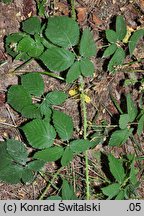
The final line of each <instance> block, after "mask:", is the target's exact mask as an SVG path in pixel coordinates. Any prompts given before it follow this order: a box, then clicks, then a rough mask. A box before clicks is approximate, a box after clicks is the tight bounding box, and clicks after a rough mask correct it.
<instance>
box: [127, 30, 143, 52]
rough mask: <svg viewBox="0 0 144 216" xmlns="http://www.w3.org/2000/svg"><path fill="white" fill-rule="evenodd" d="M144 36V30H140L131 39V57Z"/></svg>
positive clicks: (129, 44)
mask: <svg viewBox="0 0 144 216" xmlns="http://www.w3.org/2000/svg"><path fill="white" fill-rule="evenodd" d="M143 36H144V29H139V30H137V31H135V32H134V33H133V35H132V36H131V37H130V39H129V43H128V46H129V52H130V55H132V54H133V52H134V49H135V48H136V45H137V43H138V41H139V40H140V38H142V37H143Z"/></svg>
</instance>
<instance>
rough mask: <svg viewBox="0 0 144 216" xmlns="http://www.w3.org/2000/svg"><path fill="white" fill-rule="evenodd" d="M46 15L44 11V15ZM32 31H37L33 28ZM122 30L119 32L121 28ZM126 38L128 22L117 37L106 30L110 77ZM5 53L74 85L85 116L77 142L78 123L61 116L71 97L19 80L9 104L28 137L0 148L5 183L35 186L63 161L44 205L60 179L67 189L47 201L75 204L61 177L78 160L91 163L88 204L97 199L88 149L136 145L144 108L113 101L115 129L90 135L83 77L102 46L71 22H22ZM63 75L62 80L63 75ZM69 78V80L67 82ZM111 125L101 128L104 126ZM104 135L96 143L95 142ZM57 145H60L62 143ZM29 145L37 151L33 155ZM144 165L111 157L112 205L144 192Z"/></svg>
mask: <svg viewBox="0 0 144 216" xmlns="http://www.w3.org/2000/svg"><path fill="white" fill-rule="evenodd" d="M38 2H39V13H42V14H43V8H42V9H40V7H41V5H44V3H45V1H41V2H40V1H38ZM41 10H42V11H41ZM31 26H33V28H31ZM118 26H119V27H118ZM126 34H127V29H126V24H125V21H124V19H123V17H122V16H118V17H117V19H116V31H113V30H106V38H107V40H108V42H109V43H110V44H109V46H108V47H107V48H106V50H105V51H104V54H103V57H109V56H111V55H112V58H111V60H110V61H109V64H108V70H109V71H110V72H114V71H115V69H116V68H117V66H119V65H122V64H123V62H124V59H125V50H124V49H123V45H124V44H123V40H124V38H125V36H126ZM143 35H144V30H137V31H136V32H134V33H133V35H132V36H131V37H130V40H129V42H128V46H129V52H130V55H132V53H133V51H134V49H135V47H136V44H137V42H138V40H139V39H140V37H142V36H143ZM5 46H6V51H7V53H8V54H9V55H11V56H12V58H13V59H15V60H22V61H24V64H25V63H28V62H29V61H31V60H32V59H35V60H36V61H38V63H39V62H40V63H41V65H43V66H45V67H46V68H47V69H48V70H47V71H43V72H41V73H42V74H47V75H50V76H52V77H55V78H58V79H61V80H63V81H65V82H66V83H67V84H69V83H70V84H71V83H73V82H74V81H75V82H77V83H78V94H79V96H80V102H81V110H82V115H83V127H82V133H83V134H82V136H81V138H80V139H76V138H75V137H74V135H73V134H74V126H73V120H72V117H71V116H70V115H68V114H65V113H64V112H61V111H59V109H58V106H61V105H62V104H63V103H64V102H65V101H66V100H67V99H68V94H67V93H66V92H64V91H58V90H54V91H51V92H47V93H45V92H44V81H43V78H42V76H41V74H40V73H38V72H37V73H36V72H35V73H32V72H31V73H27V74H24V75H21V77H20V79H21V83H20V84H18V85H14V86H11V87H10V88H9V89H8V94H7V102H8V104H9V105H10V106H11V107H12V108H13V109H14V110H15V111H17V112H18V113H19V114H20V115H21V116H23V117H24V118H26V121H25V123H23V125H21V126H20V127H19V128H18V129H19V130H20V132H21V134H22V135H23V136H24V137H23V140H24V142H25V143H23V142H20V141H17V140H14V139H12V140H11V139H8V140H5V141H4V142H2V143H1V145H0V148H1V150H0V156H1V157H0V180H2V181H5V182H7V183H14V184H15V183H19V182H23V183H26V182H32V181H33V180H34V179H35V177H36V174H37V173H40V172H41V171H42V169H43V167H44V165H45V164H46V163H48V162H55V161H59V162H60V169H58V171H57V172H56V173H55V174H54V175H53V178H52V180H51V182H52V183H49V184H48V185H47V187H46V189H45V191H44V193H42V195H41V196H40V199H44V198H46V195H47V192H48V190H49V188H50V186H51V184H53V182H54V181H55V179H56V178H57V177H58V176H59V177H60V178H62V187H61V189H60V190H58V191H57V195H56V196H51V197H48V199H68V200H70V199H77V197H76V194H75V191H74V189H73V187H72V186H71V184H69V182H68V181H67V180H65V179H64V177H63V176H62V175H60V171H61V170H62V169H63V168H64V167H65V166H69V164H70V163H71V162H72V161H73V158H74V157H75V156H80V157H84V158H85V183H86V191H85V194H84V197H85V198H86V199H91V197H92V195H91V193H92V192H91V185H90V180H91V179H90V175H89V162H90V160H89V158H88V150H90V149H93V148H94V147H95V146H96V145H97V144H99V143H101V144H102V143H103V142H104V141H105V136H108V137H109V132H111V136H110V138H109V143H108V145H109V147H113V146H118V147H119V146H121V145H123V144H124V143H126V142H127V140H128V139H134V131H135V130H134V129H135V128H136V132H137V134H138V136H140V135H141V134H142V131H143V126H144V109H143V107H142V106H141V107H139V108H137V107H136V105H135V104H134V102H133V100H132V99H131V95H130V94H127V95H126V104H127V112H126V113H125V112H124V111H122V109H121V108H120V106H119V105H118V103H117V102H116V100H115V99H114V98H112V100H113V102H114V104H115V106H116V108H117V109H118V111H119V113H120V116H119V122H118V125H117V127H116V129H115V130H114V131H113V132H112V131H110V130H108V131H107V133H106V134H104V130H101V133H102V134H99V135H98V134H97V131H96V125H95V126H93V128H92V133H91V134H90V136H89V133H88V129H89V127H88V122H87V109H86V100H85V81H84V78H85V77H92V76H93V74H94V65H93V63H92V61H91V57H93V56H95V55H96V51H97V49H96V45H95V42H94V39H93V35H92V32H91V31H90V29H89V28H86V29H84V30H83V31H80V28H79V26H78V23H77V22H76V21H74V20H73V19H71V18H69V17H65V16H61V17H59V16H57V17H50V18H48V22H46V23H42V22H41V20H40V18H39V17H30V18H28V19H27V20H25V21H23V22H22V28H21V32H17V33H12V34H10V35H8V36H7V37H6V40H5ZM61 72H62V74H63V75H64V76H63V77H62V74H61ZM64 77H65V78H64ZM107 126H108V125H106V124H103V125H102V127H104V128H105V127H107ZM97 135H98V137H97ZM57 139H59V140H60V141H61V142H60V143H61V144H59V143H58V142H57ZM27 146H30V147H31V148H32V153H33V154H29V153H28V149H27ZM138 159H139V158H137V157H135V156H134V155H127V158H125V157H122V158H121V159H118V158H115V157H114V156H113V155H112V154H110V155H109V156H108V161H109V169H110V172H111V175H112V176H113V181H111V180H109V179H107V178H104V184H105V187H103V188H102V189H101V192H102V194H103V197H104V196H107V197H108V199H129V198H131V197H132V194H133V193H134V191H135V189H136V188H137V187H138V184H139V182H138V180H137V177H136V175H137V170H136V169H135V167H134V164H135V161H136V160H138Z"/></svg>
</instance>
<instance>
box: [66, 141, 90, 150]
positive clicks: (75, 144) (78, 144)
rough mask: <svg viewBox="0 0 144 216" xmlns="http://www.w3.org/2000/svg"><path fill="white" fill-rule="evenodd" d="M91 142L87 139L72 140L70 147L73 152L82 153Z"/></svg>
mask: <svg viewBox="0 0 144 216" xmlns="http://www.w3.org/2000/svg"><path fill="white" fill-rule="evenodd" d="M90 145H91V142H90V141H89V140H83V139H79V140H74V141H72V142H70V148H71V150H72V151H73V152H74V153H82V152H85V151H86V150H87V149H89V148H90Z"/></svg>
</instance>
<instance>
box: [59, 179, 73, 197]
mask: <svg viewBox="0 0 144 216" xmlns="http://www.w3.org/2000/svg"><path fill="white" fill-rule="evenodd" d="M73 195H74V192H73V190H72V187H70V185H69V183H68V181H67V180H65V179H63V184H62V199H63V200H71V199H72V196H73Z"/></svg>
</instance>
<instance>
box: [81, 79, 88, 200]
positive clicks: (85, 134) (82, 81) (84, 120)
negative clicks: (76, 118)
mask: <svg viewBox="0 0 144 216" xmlns="http://www.w3.org/2000/svg"><path fill="white" fill-rule="evenodd" d="M79 90H80V99H81V105H82V111H83V124H84V125H83V127H84V133H83V136H84V139H85V140H86V139H87V126H88V125H87V110H86V103H85V99H84V97H85V94H84V80H83V77H82V76H80V88H79ZM85 169H86V170H85V174H86V199H87V200H89V199H90V186H89V185H90V182H89V164H88V151H86V152H85Z"/></svg>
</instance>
